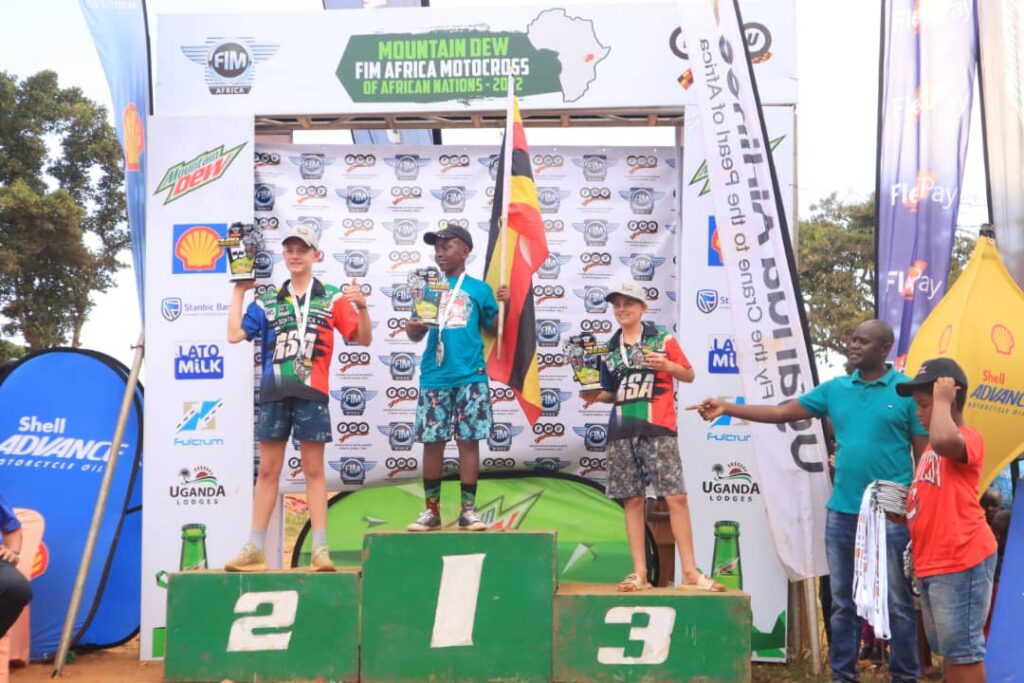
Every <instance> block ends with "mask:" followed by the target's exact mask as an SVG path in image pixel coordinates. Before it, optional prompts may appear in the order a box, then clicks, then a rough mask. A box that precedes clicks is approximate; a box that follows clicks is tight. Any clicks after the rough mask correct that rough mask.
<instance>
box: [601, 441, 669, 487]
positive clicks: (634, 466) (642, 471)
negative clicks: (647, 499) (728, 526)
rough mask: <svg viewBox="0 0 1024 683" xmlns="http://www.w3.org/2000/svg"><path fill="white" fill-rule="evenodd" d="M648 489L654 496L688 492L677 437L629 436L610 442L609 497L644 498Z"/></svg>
mask: <svg viewBox="0 0 1024 683" xmlns="http://www.w3.org/2000/svg"><path fill="white" fill-rule="evenodd" d="M648 488H650V489H653V494H654V495H655V496H674V495H678V494H682V493H686V480H685V479H683V461H682V460H680V459H679V443H678V442H677V441H676V437H674V436H630V437H627V438H625V439H612V440H611V441H609V442H608V486H607V489H606V492H607V495H608V497H609V498H618V499H621V498H637V497H642V496H644V495H645V494H646V493H647V491H648Z"/></svg>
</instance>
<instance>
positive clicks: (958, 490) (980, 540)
mask: <svg viewBox="0 0 1024 683" xmlns="http://www.w3.org/2000/svg"><path fill="white" fill-rule="evenodd" d="M960 434H961V436H963V438H964V444H965V446H966V450H967V462H957V461H956V460H953V459H952V458H944V457H942V456H940V455H938V454H936V453H935V451H933V450H932V446H931V444H928V448H926V449H925V452H924V455H922V456H921V460H920V462H918V464H917V470H916V471H915V472H914V481H913V483H912V484H911V485H910V493H909V494H908V495H907V524H908V525H909V526H910V540H911V541H913V543H914V573H915V574H917V576H919V577H924V576H934V575H936V574H952V573H953V572H959V571H963V570H965V569H970V568H971V567H973V566H975V565H976V564H978V563H979V562H981V561H982V560H985V559H987V558H988V557H989V555H991V554H992V553H994V552H995V551H996V537H995V536H994V535H993V534H992V530H991V529H990V528H989V526H988V523H987V522H986V521H985V511H984V510H983V509H982V507H981V503H979V502H978V483H979V481H980V480H981V465H982V463H983V462H984V460H985V440H984V439H983V438H982V436H981V434H979V433H978V430H977V429H975V428H974V427H970V426H968V425H963V426H961V427H960Z"/></svg>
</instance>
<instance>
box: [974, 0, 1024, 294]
mask: <svg viewBox="0 0 1024 683" xmlns="http://www.w3.org/2000/svg"><path fill="white" fill-rule="evenodd" d="M978 32H979V34H980V35H982V36H984V40H983V41H982V42H981V45H980V49H981V69H980V75H979V78H981V92H982V93H984V98H985V106H984V108H983V111H984V114H985V152H986V157H985V158H986V161H987V163H986V166H987V169H986V170H987V171H988V183H989V185H988V187H989V192H990V193H991V203H992V205H991V207H990V208H991V210H992V224H993V225H995V229H996V238H997V239H998V244H999V255H1000V256H1001V257H1002V259H1003V263H1005V264H1006V268H1007V270H1009V271H1010V273H1011V274H1012V275H1013V277H1014V279H1015V280H1016V281H1017V284H1018V285H1019V286H1021V287H1024V174H1021V169H1022V168H1024V0H985V2H983V3H979V7H978Z"/></svg>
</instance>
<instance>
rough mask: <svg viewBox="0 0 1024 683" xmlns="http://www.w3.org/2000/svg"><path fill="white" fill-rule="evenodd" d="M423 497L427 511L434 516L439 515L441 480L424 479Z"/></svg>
mask: <svg viewBox="0 0 1024 683" xmlns="http://www.w3.org/2000/svg"><path fill="white" fill-rule="evenodd" d="M423 497H424V498H425V499H426V500H427V509H428V510H430V511H431V512H433V513H434V514H435V515H438V516H440V515H441V508H440V505H441V480H440V479H424V480H423Z"/></svg>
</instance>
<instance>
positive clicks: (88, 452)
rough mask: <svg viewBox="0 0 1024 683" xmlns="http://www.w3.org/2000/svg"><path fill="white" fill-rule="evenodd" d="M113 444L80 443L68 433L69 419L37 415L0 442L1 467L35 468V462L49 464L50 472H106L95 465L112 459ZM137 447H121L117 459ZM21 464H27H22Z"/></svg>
mask: <svg viewBox="0 0 1024 683" xmlns="http://www.w3.org/2000/svg"><path fill="white" fill-rule="evenodd" d="M111 445H112V444H111V442H110V441H99V440H96V439H81V438H78V437H76V436H74V432H71V433H69V432H68V418H66V417H54V418H52V419H51V418H48V417H47V418H42V417H39V416H38V415H25V416H23V417H21V418H20V419H19V420H18V431H17V432H16V433H14V434H11V435H10V436H8V437H7V438H6V439H4V440H3V441H2V442H0V455H6V456H10V457H9V458H6V459H5V458H0V464H7V465H12V466H14V467H18V466H21V465H24V466H26V467H33V466H36V465H35V464H34V462H33V458H42V459H45V460H48V462H47V464H46V465H40V467H46V468H47V469H57V470H73V469H81V470H83V471H96V472H101V471H103V466H102V465H98V464H93V463H104V462H107V459H108V458H109V457H110V446H111ZM130 447H134V444H129V443H122V444H121V448H120V450H119V451H118V457H125V452H126V451H127V450H128V449H129V448H130ZM22 460H23V461H24V462H22Z"/></svg>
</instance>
